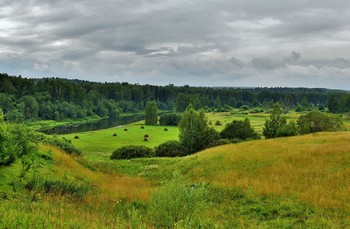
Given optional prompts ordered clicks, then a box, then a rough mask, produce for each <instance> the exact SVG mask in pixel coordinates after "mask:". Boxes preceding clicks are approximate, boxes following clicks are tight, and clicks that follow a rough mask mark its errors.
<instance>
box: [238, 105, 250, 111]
mask: <svg viewBox="0 0 350 229" xmlns="http://www.w3.org/2000/svg"><path fill="white" fill-rule="evenodd" d="M239 109H240V110H244V111H247V110H249V106H248V105H243V106H241V107H240V108H239Z"/></svg>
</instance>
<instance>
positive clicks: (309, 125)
mask: <svg viewBox="0 0 350 229" xmlns="http://www.w3.org/2000/svg"><path fill="white" fill-rule="evenodd" d="M298 126H299V131H300V133H301V134H309V133H316V132H321V131H337V130H342V129H344V124H343V122H342V121H341V120H340V118H339V117H338V116H334V115H327V114H324V113H321V112H319V111H311V112H309V113H307V114H306V115H301V116H300V117H299V118H298Z"/></svg>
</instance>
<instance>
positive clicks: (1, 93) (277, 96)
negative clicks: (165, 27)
mask: <svg viewBox="0 0 350 229" xmlns="http://www.w3.org/2000/svg"><path fill="white" fill-rule="evenodd" d="M334 93H337V98H336V100H334V97H329V96H330V95H333V94H334ZM339 95H340V96H339ZM147 101H156V103H157V106H158V108H159V109H160V110H176V111H178V112H183V111H185V109H186V108H187V107H188V105H189V104H190V103H191V104H192V106H193V107H194V109H200V108H202V109H205V110H207V111H209V110H210V111H229V110H230V109H231V108H235V107H236V108H240V107H242V106H243V105H246V106H248V107H252V108H254V107H264V108H271V107H272V106H273V104H274V103H276V102H279V103H280V104H281V105H282V108H283V109H284V110H285V111H288V110H290V109H292V108H295V109H297V110H299V111H303V110H308V109H309V108H310V107H312V106H318V107H320V108H322V109H323V108H324V107H325V106H327V105H328V107H329V109H330V111H332V112H341V111H343V110H350V102H348V101H350V97H349V95H348V93H347V92H343V91H334V90H326V89H317V88H316V89H307V88H225V87H220V88H209V87H190V86H187V85H185V86H181V87H179V86H174V85H172V84H169V85H166V86H155V85H138V84H129V83H97V82H89V81H82V80H67V79H60V78H44V79H27V78H22V77H21V76H19V77H14V76H9V75H7V74H0V108H2V110H3V111H4V113H5V115H6V119H7V120H9V121H11V122H17V123H20V122H23V121H24V120H38V119H42V120H65V119H76V118H85V117H90V116H100V117H116V116H118V114H119V113H132V112H136V111H143V110H144V109H145V106H146V103H147ZM334 101H335V102H334Z"/></svg>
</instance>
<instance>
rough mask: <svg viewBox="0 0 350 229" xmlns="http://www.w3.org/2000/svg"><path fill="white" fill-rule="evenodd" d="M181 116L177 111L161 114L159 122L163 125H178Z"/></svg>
mask: <svg viewBox="0 0 350 229" xmlns="http://www.w3.org/2000/svg"><path fill="white" fill-rule="evenodd" d="M180 118H181V116H180V115H179V114H176V113H170V114H161V115H160V117H159V124H160V125H162V126H178V125H179V122H180Z"/></svg>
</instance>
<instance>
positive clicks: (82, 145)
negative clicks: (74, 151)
mask: <svg viewBox="0 0 350 229" xmlns="http://www.w3.org/2000/svg"><path fill="white" fill-rule="evenodd" d="M141 126H144V125H142V124H141V123H140V122H139V123H134V124H130V125H126V126H123V127H115V128H110V129H104V130H98V131H89V132H82V133H77V134H68V135H62V136H64V137H65V138H67V139H69V140H71V141H72V143H73V144H74V145H75V146H76V147H78V148H79V149H81V150H82V151H83V152H84V154H83V155H84V157H86V158H87V159H108V158H109V156H110V155H111V153H112V152H113V151H114V150H115V149H117V148H119V147H121V146H125V145H145V146H148V147H151V148H153V147H155V146H157V145H159V144H161V143H163V142H165V141H168V140H177V139H178V136H179V129H178V127H169V126H167V127H165V126H144V129H141ZM125 128H126V129H127V130H128V131H124V129H125ZM164 128H167V129H168V131H164ZM113 134H117V136H116V137H115V136H113ZM145 134H148V135H149V137H148V141H144V135H145ZM75 136H79V139H74V137H75Z"/></svg>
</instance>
